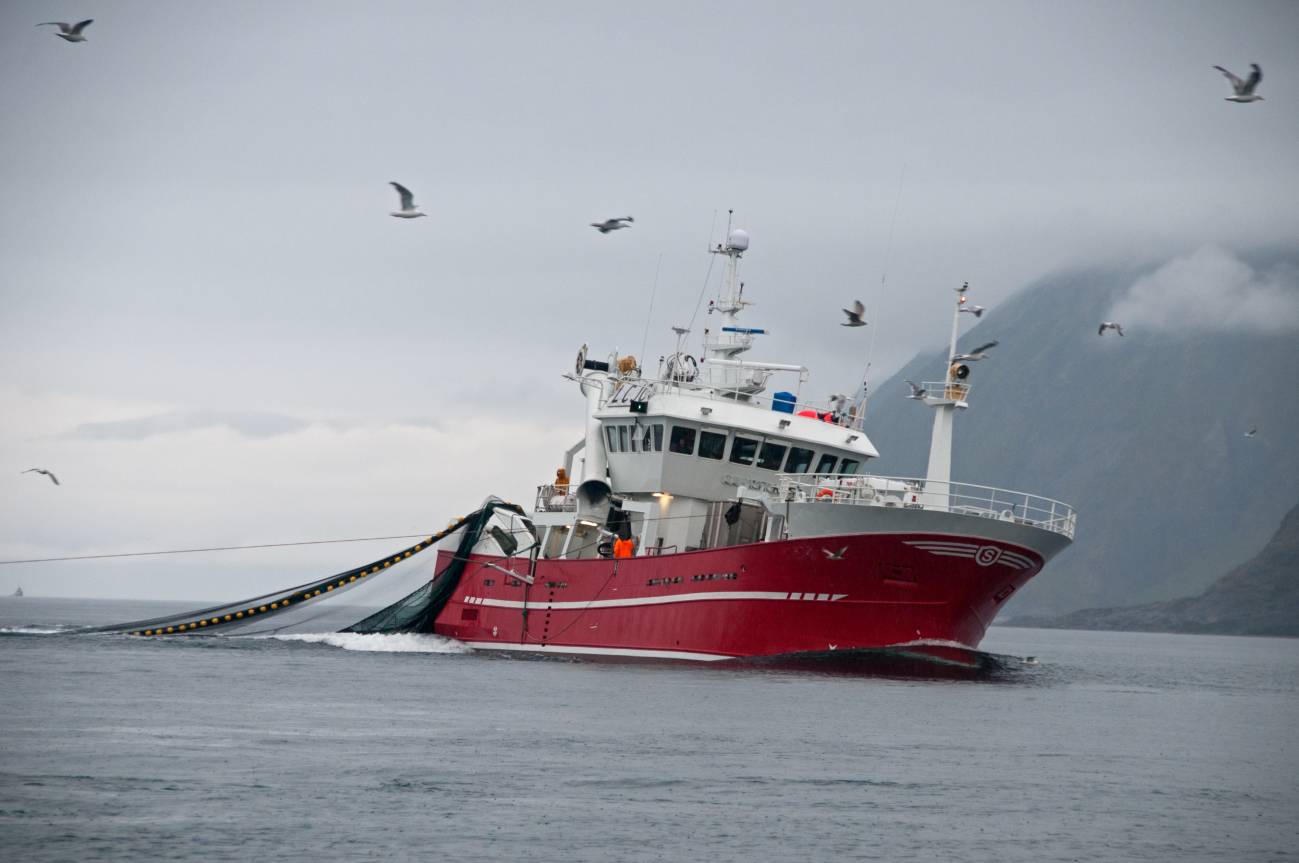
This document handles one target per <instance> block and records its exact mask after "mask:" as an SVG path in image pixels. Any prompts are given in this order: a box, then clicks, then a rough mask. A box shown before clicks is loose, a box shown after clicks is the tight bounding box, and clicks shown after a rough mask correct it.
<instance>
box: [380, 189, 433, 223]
mask: <svg viewBox="0 0 1299 863" xmlns="http://www.w3.org/2000/svg"><path fill="white" fill-rule="evenodd" d="M388 185H389V186H392V187H393V188H394V189H396V190H397V194H398V195H401V209H400V210H398V211H397V212H395V213H389V214H388V215H390V216H395V217H396V218H398V219H418V218H419V217H420V216H427V215H428V213H421V212H420V211H419V208H418V207H416V206H415V196H414V195H413V194H411V191H410V189H407V188H406V187H405V186H403V185H402V184H401V183H398V182H397V181H396V180H389V181H388Z"/></svg>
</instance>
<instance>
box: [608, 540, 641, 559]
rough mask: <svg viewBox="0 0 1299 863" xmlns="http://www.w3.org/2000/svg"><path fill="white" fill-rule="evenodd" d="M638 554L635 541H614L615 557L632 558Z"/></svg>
mask: <svg viewBox="0 0 1299 863" xmlns="http://www.w3.org/2000/svg"><path fill="white" fill-rule="evenodd" d="M635 552H636V547H635V540H632V539H615V540H614V541H613V556H614V557H615V558H619V557H631V556H632V555H634V554H635Z"/></svg>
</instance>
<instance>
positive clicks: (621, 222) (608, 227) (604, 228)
mask: <svg viewBox="0 0 1299 863" xmlns="http://www.w3.org/2000/svg"><path fill="white" fill-rule="evenodd" d="M634 221H636V220H635V219H633V218H632V217H631V216H622V217H620V218H617V219H605V220H604V221H603V222H592V223H591V227H593V228H595V229H596V230H597V231H599V232H600V233H602V234H607V233H609V232H610V231H620V230H622V229H623V228H630V227H631V223H632V222H634Z"/></svg>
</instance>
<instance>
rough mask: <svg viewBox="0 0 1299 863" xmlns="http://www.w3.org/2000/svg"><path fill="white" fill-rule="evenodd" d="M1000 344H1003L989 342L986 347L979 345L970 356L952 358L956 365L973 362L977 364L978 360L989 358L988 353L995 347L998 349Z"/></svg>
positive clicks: (963, 355) (960, 355)
mask: <svg viewBox="0 0 1299 863" xmlns="http://www.w3.org/2000/svg"><path fill="white" fill-rule="evenodd" d="M999 344H1001V343H1000V342H997V341H991V342H988V343H987V344H986V345H979V346H978V347H977V348H975V349H974V350H972V351H970V352H969V353H968V354H957V355H956V356H954V357H952V362H954V363H960V362H971V363H972V362H976V361H977V360H981V359H984V358H986V357H987V356H988V354H987V351H990V350H992V349H993V348H995V347H996V346H997V345H999Z"/></svg>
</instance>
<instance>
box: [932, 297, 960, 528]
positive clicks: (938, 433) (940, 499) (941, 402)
mask: <svg viewBox="0 0 1299 863" xmlns="http://www.w3.org/2000/svg"><path fill="white" fill-rule="evenodd" d="M969 288H970V283H969V282H966V283H964V284H962V285H961V286H960V287H959V288H957V289H956V307H955V308H954V309H952V339H951V342H950V343H949V344H948V350H947V356H948V360H947V374H946V375H944V377H943V382H942V384H941V386H940V387H935V388H934V392H933V394H932V395H931V394H930V392H929V390H930V387H931V385H929V384H926V385H925V389H926V393H925V404H927V405H929V406H930V407H932V408H934V430H933V433H932V434H931V435H930V437H929V467H928V468H927V469H926V471H925V499H926V505H927V506H929V507H931V508H934V509H944V510H945V509H947V507H948V502H949V501H948V488H949V485H950V483H951V481H952V426H953V420H954V419H955V416H956V411H957V409H958V408H960V409H962V410H964V409H965V408H967V407H969V405H968V404H966V402H965V394H966V390H967V387H966V385H965V383H964V380H965V378H966V376H967V375H969V367H968V366H965V365H963V364H961V363H958V362H955V361H954V360H953V359H952V358H953V357H955V356H956V340H957V338H958V337H959V335H960V328H961V307H962V306H964V305H965V292H966V291H967V290H969Z"/></svg>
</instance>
